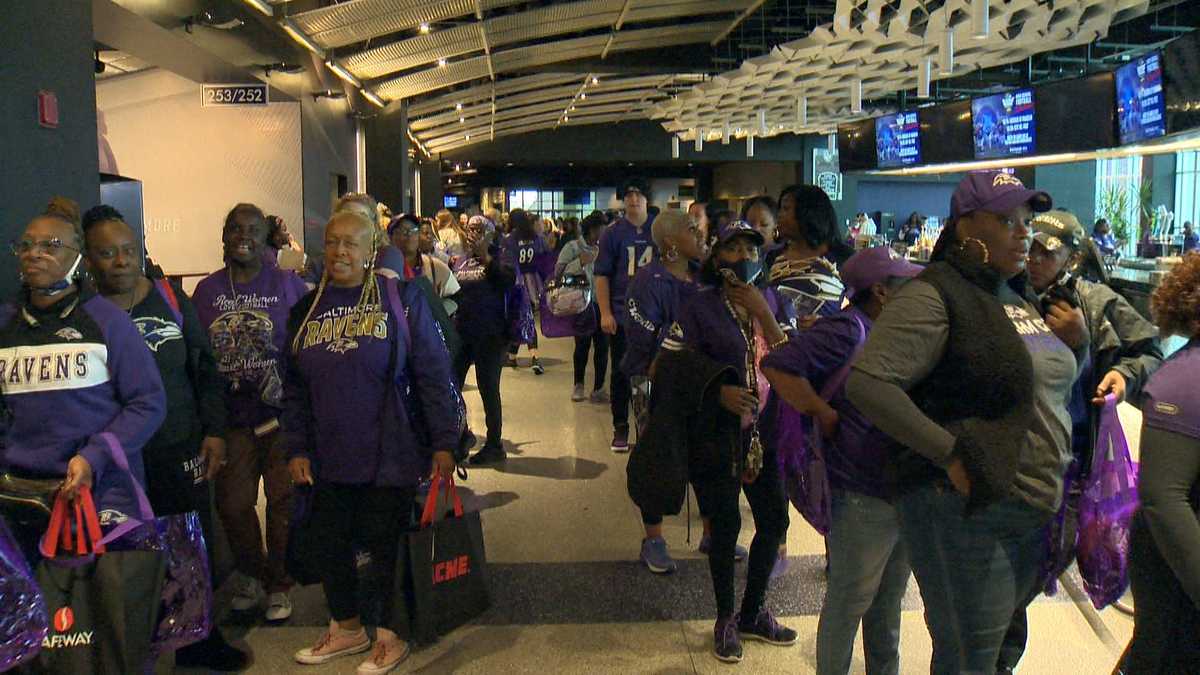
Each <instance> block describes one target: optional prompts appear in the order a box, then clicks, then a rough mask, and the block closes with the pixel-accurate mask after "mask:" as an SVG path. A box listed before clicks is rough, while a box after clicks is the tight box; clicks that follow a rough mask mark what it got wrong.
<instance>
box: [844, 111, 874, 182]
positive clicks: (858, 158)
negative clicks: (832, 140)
mask: <svg viewBox="0 0 1200 675" xmlns="http://www.w3.org/2000/svg"><path fill="white" fill-rule="evenodd" d="M837 137H838V164H839V166H840V167H841V170H842V171H870V170H872V169H874V168H875V120H871V119H867V120H861V121H859V122H850V123H849V124H839V125H838V133H837Z"/></svg>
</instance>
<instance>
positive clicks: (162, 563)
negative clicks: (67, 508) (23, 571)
mask: <svg viewBox="0 0 1200 675" xmlns="http://www.w3.org/2000/svg"><path fill="white" fill-rule="evenodd" d="M165 568H166V559H165V557H164V556H163V554H162V553H161V552H159V551H108V552H106V553H103V554H101V555H97V556H82V557H63V558H55V559H46V560H43V561H42V562H41V563H40V564H39V565H38V569H37V583H38V586H39V587H40V588H41V590H42V594H43V595H44V596H45V599H46V607H47V610H48V613H49V616H50V630H49V633H48V634H47V635H46V637H45V638H44V639H43V640H42V650H41V652H40V653H39V654H38V656H37V659H36V660H35V662H34V664H33V665H34V668H35V670H36V671H37V672H40V673H55V674H62V675H68V674H69V675H86V674H87V673H95V674H96V675H108V674H111V673H137V672H140V671H142V670H143V669H144V668H145V665H146V664H147V663H148V662H149V660H150V659H151V657H152V651H151V639H152V638H153V636H154V631H155V623H156V619H157V616H158V603H157V602H153V601H148V599H152V598H157V597H159V595H160V592H161V590H162V580H163V573H164V571H165Z"/></svg>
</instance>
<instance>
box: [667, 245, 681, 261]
mask: <svg viewBox="0 0 1200 675" xmlns="http://www.w3.org/2000/svg"><path fill="white" fill-rule="evenodd" d="M663 260H666V261H667V262H675V261H676V260H679V247H678V246H676V245H674V244H672V245H671V248H669V249H667V250H666V251H664V252H663Z"/></svg>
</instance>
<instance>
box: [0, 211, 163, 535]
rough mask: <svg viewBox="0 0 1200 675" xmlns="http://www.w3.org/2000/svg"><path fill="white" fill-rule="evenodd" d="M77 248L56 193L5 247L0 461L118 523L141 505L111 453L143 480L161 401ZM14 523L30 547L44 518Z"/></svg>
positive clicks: (128, 323)
mask: <svg viewBox="0 0 1200 675" xmlns="http://www.w3.org/2000/svg"><path fill="white" fill-rule="evenodd" d="M82 249H83V231H82V228H81V225H80V220H79V209H78V207H76V206H75V204H74V203H73V202H70V201H68V200H65V199H61V198H56V199H54V200H52V201H51V202H50V205H49V206H48V207H47V208H46V210H45V211H44V212H43V213H42V214H41V215H38V216H37V217H35V218H34V219H33V220H31V221H30V222H29V225H27V226H26V227H25V231H24V232H23V233H22V234H21V238H20V239H18V240H17V241H16V242H15V243H14V244H13V252H14V253H15V254H16V256H17V267H18V270H19V271H20V276H21V292H20V295H19V296H18V298H17V301H16V302H15V303H12V304H8V305H5V306H4V307H2V308H0V381H2V382H3V383H4V385H3V386H4V398H5V403H6V405H7V407H8V409H9V410H10V411H11V413H12V424H11V427H10V428H9V430H8V433H7V434H6V438H5V448H4V453H3V463H4V465H5V467H6V469H7V470H8V472H9V473H11V474H14V475H16V476H18V477H23V478H32V479H63V484H62V495H63V496H65V497H67V498H68V499H74V498H75V496H76V495H77V494H78V492H79V489H80V488H83V487H90V488H91V489H92V493H93V495H94V497H95V499H96V508H97V509H98V510H99V511H100V513H101V518H102V520H104V521H107V522H119V521H121V520H124V519H125V518H126V517H127V516H132V515H134V514H136V513H138V510H137V506H136V501H135V497H134V495H133V493H132V490H131V486H130V485H129V481H128V479H127V478H125V477H124V476H123V475H122V472H121V471H120V470H118V469H116V467H115V466H112V462H113V460H112V449H111V448H112V447H113V446H119V447H120V448H122V449H123V450H124V452H125V455H126V456H127V457H128V459H129V467H130V469H131V471H132V473H133V476H134V478H135V479H136V480H137V481H138V482H139V483H141V484H142V486H143V487H145V483H146V480H145V475H144V472H143V470H142V446H143V445H145V443H146V441H148V440H149V439H150V437H151V436H152V435H154V432H155V431H157V430H158V427H159V425H160V424H162V421H163V417H164V416H165V414H166V408H167V402H166V396H165V394H164V393H163V384H162V379H161V378H160V377H159V375H158V368H157V367H155V365H154V358H153V357H152V356H151V355H150V350H149V349H147V348H146V343H145V342H144V341H143V340H142V336H141V335H140V334H139V333H138V329H137V327H136V326H134V324H133V321H132V320H131V319H130V318H129V315H127V314H126V313H125V312H123V311H121V309H120V308H118V307H117V306H116V305H114V304H113V303H111V302H109V301H108V300H106V299H104V298H103V297H100V296H99V295H96V293H95V292H94V291H93V290H92V289H91V288H90V286H89V284H87V283H85V280H84V276H83V271H82V263H83V254H82V253H81V251H82ZM47 420H61V421H62V422H61V423H57V424H47ZM11 524H14V525H15V526H16V528H15V529H16V530H17V532H18V534H17V536H18V537H19V538H20V539H21V542H22V545H23V546H24V547H25V548H26V550H27V552H29V551H32V549H33V548H34V546H35V543H36V541H37V537H38V536H39V535H40V534H41V530H42V529H44V524H40V525H41V526H39V524H33V523H30V524H25V525H23V524H21V523H11Z"/></svg>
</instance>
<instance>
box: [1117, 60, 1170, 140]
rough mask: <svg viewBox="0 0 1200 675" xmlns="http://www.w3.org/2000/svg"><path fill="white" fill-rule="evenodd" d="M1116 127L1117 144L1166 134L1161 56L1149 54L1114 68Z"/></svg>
mask: <svg viewBox="0 0 1200 675" xmlns="http://www.w3.org/2000/svg"><path fill="white" fill-rule="evenodd" d="M1114 76H1115V78H1116V87H1117V128H1118V129H1120V132H1121V144H1122V145H1124V144H1126V143H1137V142H1138V141H1144V140H1146V139H1148V138H1158V137H1159V136H1163V135H1165V134H1166V133H1167V110H1166V99H1165V98H1164V95H1163V94H1164V93H1163V70H1162V54H1161V53H1159V52H1150V53H1149V54H1145V55H1143V56H1139V57H1138V58H1136V59H1134V60H1132V61H1130V62H1129V63H1126V64H1125V65H1123V66H1121V67H1120V68H1117V72H1116V73H1115V74H1114Z"/></svg>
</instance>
